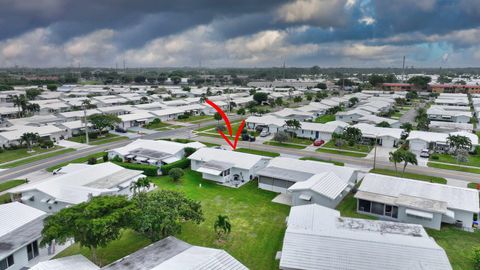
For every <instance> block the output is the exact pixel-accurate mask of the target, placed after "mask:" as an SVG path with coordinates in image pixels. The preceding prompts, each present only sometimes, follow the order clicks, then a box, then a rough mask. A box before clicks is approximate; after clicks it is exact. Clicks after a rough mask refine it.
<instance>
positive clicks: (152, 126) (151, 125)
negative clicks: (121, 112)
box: [143, 122, 172, 130]
mask: <svg viewBox="0 0 480 270" xmlns="http://www.w3.org/2000/svg"><path fill="white" fill-rule="evenodd" d="M171 125H172V124H169V123H165V122H158V123H149V124H146V125H144V126H143V127H144V128H146V129H154V130H158V129H165V128H167V127H170V126H171Z"/></svg>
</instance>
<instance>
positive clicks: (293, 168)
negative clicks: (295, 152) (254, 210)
mask: <svg viewBox="0 0 480 270" xmlns="http://www.w3.org/2000/svg"><path fill="white" fill-rule="evenodd" d="M330 172H332V173H334V174H335V175H336V176H337V177H338V179H341V182H342V183H353V184H354V183H356V181H357V178H358V170H357V169H354V168H350V167H344V166H337V165H334V164H331V163H326V162H319V161H311V160H299V159H293V158H286V157H276V158H273V159H272V160H270V162H269V164H268V166H266V167H265V168H263V169H261V170H259V171H258V172H257V175H258V187H259V188H261V189H265V190H270V191H274V192H280V193H287V192H288V189H289V188H290V187H292V186H293V185H294V184H295V183H297V182H302V181H307V180H309V179H310V178H311V177H312V176H314V175H316V174H323V173H330ZM336 179H337V178H336Z"/></svg>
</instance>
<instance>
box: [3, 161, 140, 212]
mask: <svg viewBox="0 0 480 270" xmlns="http://www.w3.org/2000/svg"><path fill="white" fill-rule="evenodd" d="M143 177H145V175H143V174H142V171H138V170H129V169H125V168H123V167H121V166H118V165H116V164H113V163H111V162H105V163H100V164H95V165H87V164H69V165H67V166H65V167H63V168H61V169H59V170H57V172H56V174H55V175H52V176H51V177H50V178H47V179H45V180H42V181H35V182H31V183H28V184H25V185H21V186H18V187H15V188H13V189H10V190H8V192H9V193H10V194H11V197H12V199H13V200H18V201H21V202H22V203H24V204H26V205H28V206H32V207H34V208H37V209H40V210H42V211H44V212H47V213H55V212H58V211H60V210H61V209H63V208H65V207H68V206H70V205H75V204H79V203H82V202H86V201H88V199H89V198H90V197H91V196H100V195H131V190H130V184H131V183H132V182H135V181H137V180H138V179H139V178H143Z"/></svg>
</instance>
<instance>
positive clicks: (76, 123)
mask: <svg viewBox="0 0 480 270" xmlns="http://www.w3.org/2000/svg"><path fill="white" fill-rule="evenodd" d="M60 125H62V126H64V127H66V128H68V129H77V128H84V127H85V124H84V123H83V121H82V120H76V121H69V122H63V123H61V124H60ZM88 126H89V127H90V126H92V124H91V123H88Z"/></svg>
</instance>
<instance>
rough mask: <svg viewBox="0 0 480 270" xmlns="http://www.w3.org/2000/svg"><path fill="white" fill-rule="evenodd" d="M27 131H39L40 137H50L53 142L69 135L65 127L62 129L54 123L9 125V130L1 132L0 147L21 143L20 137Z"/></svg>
mask: <svg viewBox="0 0 480 270" xmlns="http://www.w3.org/2000/svg"><path fill="white" fill-rule="evenodd" d="M27 132H32V133H38V135H39V136H40V138H42V139H49V140H51V141H53V142H58V141H59V140H61V139H64V138H65V137H66V136H67V132H66V131H65V130H64V129H60V128H58V127H56V126H53V125H44V126H12V127H9V131H5V132H0V147H1V146H3V147H5V146H11V145H20V143H21V142H20V140H21V139H20V138H21V137H22V135H23V134H24V133H27Z"/></svg>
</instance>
